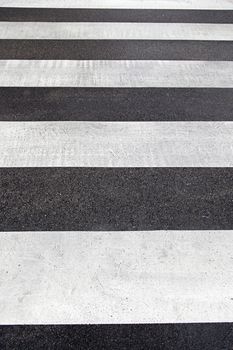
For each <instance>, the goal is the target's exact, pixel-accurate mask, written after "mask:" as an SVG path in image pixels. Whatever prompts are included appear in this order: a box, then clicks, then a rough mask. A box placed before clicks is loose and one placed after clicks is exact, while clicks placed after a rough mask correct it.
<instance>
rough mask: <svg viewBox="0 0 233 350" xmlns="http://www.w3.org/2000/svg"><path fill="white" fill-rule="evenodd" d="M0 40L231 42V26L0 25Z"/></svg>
mask: <svg viewBox="0 0 233 350" xmlns="http://www.w3.org/2000/svg"><path fill="white" fill-rule="evenodd" d="M0 39H57V40H59V39H63V40H66V39H76V40H82V39H86V40H88V39H93V40H94V39H103V40H105V39H108V40H114V39H119V40H126V39H128V40H136V39H138V40H223V41H232V40H233V24H205V23H204V24H203V23H201V24H197V23H101V22H98V23H88V22H86V23H59V22H0Z"/></svg>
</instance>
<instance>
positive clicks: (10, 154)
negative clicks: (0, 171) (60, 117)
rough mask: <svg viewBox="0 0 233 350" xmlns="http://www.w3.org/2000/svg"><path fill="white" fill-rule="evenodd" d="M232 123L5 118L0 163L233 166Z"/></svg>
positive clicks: (0, 135)
mask: <svg viewBox="0 0 233 350" xmlns="http://www.w3.org/2000/svg"><path fill="white" fill-rule="evenodd" d="M232 135H233V123H232V122H180V121H179V122H140V123H138V122H72V121H68V122H1V123H0V154H1V157H0V167H54V166H57V167H60V166H61V167H68V166H71V167H232V166H233V147H232Z"/></svg>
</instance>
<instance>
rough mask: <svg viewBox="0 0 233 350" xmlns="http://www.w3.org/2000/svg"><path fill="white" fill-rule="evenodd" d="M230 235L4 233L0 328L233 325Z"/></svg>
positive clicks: (232, 247)
mask: <svg viewBox="0 0 233 350" xmlns="http://www.w3.org/2000/svg"><path fill="white" fill-rule="evenodd" d="M232 238H233V231H188V232H187V231H186V232H185V231H154V232H151V231H148V232H140V231H139V232H11V233H3V232H2V233H1V234H0V265H1V269H0V305H1V317H0V323H1V324H38V323H39V324H80V323H84V324H86V323H88V324H89V323H91V324H93V323H97V324H99V323H100V324H103V323H176V322H228V321H229V322H233V302H232V293H233V292H232V291H233V259H232V252H233V239H232Z"/></svg>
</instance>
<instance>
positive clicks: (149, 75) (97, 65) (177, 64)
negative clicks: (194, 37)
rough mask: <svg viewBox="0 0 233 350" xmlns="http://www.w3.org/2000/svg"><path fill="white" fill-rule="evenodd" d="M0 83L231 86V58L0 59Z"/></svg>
mask: <svg viewBox="0 0 233 350" xmlns="http://www.w3.org/2000/svg"><path fill="white" fill-rule="evenodd" d="M0 86H17V87H20V86H26V87H30V86H31V87H37V86H38V87H39V86H41V87H43V86H44V87H46V86H47V87H49V86H50V87H52V86H58V87H59V86H63V87H221V88H233V61H224V62H222V61H216V62H213V61H154V60H150V61H127V60H123V61H105V60H104V61H99V60H94V61H88V60H86V61H82V60H80V61H72V60H44V61H43V60H42V61H41V60H0Z"/></svg>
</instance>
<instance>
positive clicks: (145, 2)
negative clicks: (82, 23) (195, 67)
mask: <svg viewBox="0 0 233 350" xmlns="http://www.w3.org/2000/svg"><path fill="white" fill-rule="evenodd" d="M0 6H2V7H4V6H5V7H40V8H96V9H98V8H101V9H105V8H110V9H114V8H115V9H117V8H120V9H127V8H128V9H190V10H191V9H194V10H198V9H203V10H204V9H214V10H233V1H232V0H30V1H29V0H10V1H9V0H0Z"/></svg>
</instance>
